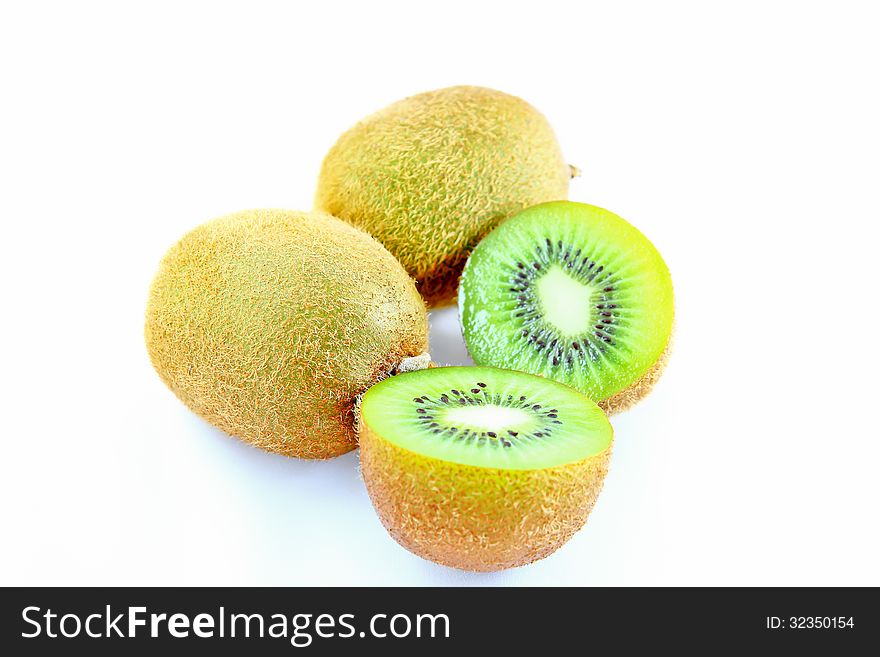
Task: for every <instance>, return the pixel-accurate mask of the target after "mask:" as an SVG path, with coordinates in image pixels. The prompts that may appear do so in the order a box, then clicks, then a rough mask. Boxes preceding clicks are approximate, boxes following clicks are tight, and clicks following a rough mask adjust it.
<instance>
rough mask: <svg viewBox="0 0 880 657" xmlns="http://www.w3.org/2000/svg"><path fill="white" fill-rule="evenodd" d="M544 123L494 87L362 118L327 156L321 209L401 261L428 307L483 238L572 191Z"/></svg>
mask: <svg viewBox="0 0 880 657" xmlns="http://www.w3.org/2000/svg"><path fill="white" fill-rule="evenodd" d="M573 174H574V171H573V169H572V168H571V167H569V166H568V165H567V164H566V163H565V160H564V159H563V157H562V152H561V150H560V148H559V144H558V142H557V140H556V136H555V134H554V133H553V129H552V128H551V127H550V124H549V123H548V122H547V119H545V118H544V116H543V115H542V114H541V113H540V112H538V111H537V110H536V109H535V108H534V107H532V106H531V105H529V104H528V103H527V102H525V101H524V100H522V99H520V98H517V97H515V96H511V95H509V94H506V93H502V92H500V91H495V90H494V89H486V88H483V87H470V86H458V87H449V88H446V89H439V90H436V91H429V92H426V93H421V94H418V95H415V96H411V97H409V98H406V99H404V100H401V101H398V102H396V103H394V104H392V105H390V106H389V107H386V108H385V109H383V110H381V111H379V112H377V113H375V114H373V115H371V116H369V117H367V118H365V119H364V120H363V121H361V122H359V123H358V124H357V125H355V126H354V127H353V128H351V129H350V130H349V131H348V132H346V133H345V134H343V135H342V136H341V137H340V138H339V140H338V141H337V142H336V144H335V145H334V146H333V147H332V148H331V150H330V152H329V153H328V154H327V156H326V158H325V159H324V163H323V165H322V167H321V173H320V177H319V180H318V189H317V193H316V196H315V207H316V208H317V209H319V210H322V211H324V212H329V213H330V214H332V215H334V216H337V217H339V218H340V219H343V220H345V221H348V222H350V223H352V224H354V225H355V226H358V227H360V228H363V229H364V230H366V231H367V232H369V233H370V234H371V235H373V237H375V238H376V239H378V240H379V241H380V242H382V244H384V245H385V247H386V248H387V249H388V250H389V251H391V253H393V254H394V256H395V257H396V258H397V259H398V260H400V262H401V263H402V264H403V266H404V268H405V269H406V270H407V271H408V272H409V273H410V275H411V276H412V277H413V278H415V279H416V281H417V282H418V288H419V292H420V293H421V295H422V296H423V297H424V298H425V300H426V301H427V303H428V305H429V306H442V305H447V304H450V303H452V302H453V300H454V298H455V293H456V287H457V285H458V278H459V276H460V275H461V270H462V267H463V266H464V263H465V260H467V256H468V254H469V253H470V251H471V249H473V248H474V247H475V246H476V245H477V242H478V241H479V240H480V239H481V238H482V237H483V236H484V235H485V234H486V233H488V232H489V231H490V230H491V229H492V228H494V227H495V226H497V225H498V223H499V222H500V221H502V220H503V219H505V218H507V217H510V216H511V215H513V214H515V213H517V212H519V211H520V210H522V209H524V208H527V207H529V206H530V205H534V204H536V203H542V202H544V201H555V200H559V199H564V198H567V197H568V182H569V179H570V178H571V177H572V175H573Z"/></svg>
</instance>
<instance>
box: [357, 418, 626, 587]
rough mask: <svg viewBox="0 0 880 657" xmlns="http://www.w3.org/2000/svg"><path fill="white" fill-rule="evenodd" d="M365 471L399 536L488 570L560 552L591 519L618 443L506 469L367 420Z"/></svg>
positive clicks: (445, 560) (380, 509) (425, 550)
mask: <svg viewBox="0 0 880 657" xmlns="http://www.w3.org/2000/svg"><path fill="white" fill-rule="evenodd" d="M359 429H360V462H361V472H362V475H363V479H364V482H365V484H366V487H367V491H368V493H369V495H370V499H371V500H372V502H373V506H374V507H375V509H376V512H377V513H378V515H379V519H380V520H381V522H382V524H383V525H384V526H385V528H386V529H387V530H388V532H389V533H390V534H391V536H392V538H394V540H395V541H397V542H398V543H399V544H400V545H402V546H403V547H405V548H406V549H407V550H409V551H410V552H413V553H414V554H416V555H418V556H420V557H422V558H424V559H428V560H430V561H434V562H436V563H439V564H441V565H444V566H449V567H452V568H458V569H461V570H468V571H478V572H488V571H497V570H503V569H506V568H515V567H517V566H523V565H526V564H529V563H532V562H533V561H537V560H539V559H543V558H544V557H547V556H549V555H550V554H552V553H553V552H555V551H556V550H557V549H559V547H561V546H562V545H563V544H564V543H565V542H566V541H567V540H568V539H569V538H571V536H572V535H573V534H574V533H575V532H576V531H578V530H579V529H580V528H581V527H582V526H583V525H584V523H585V522H586V521H587V517H588V516H589V514H590V511H591V510H592V509H593V506H594V505H595V503H596V499H597V497H598V495H599V492H600V491H601V489H602V484H603V482H604V479H605V475H606V474H607V472H608V466H609V461H610V457H611V446H610V445H609V447H608V448H607V449H605V450H604V451H602V452H601V453H599V454H596V455H594V456H591V457H589V458H586V459H584V460H582V461H579V462H576V463H570V464H566V465H562V466H557V467H554V468H544V469H539V470H503V469H496V468H483V467H475V466H468V465H461V464H457V463H450V462H447V461H441V460H438V459H434V458H429V457H426V456H423V455H420V454H416V453H414V452H411V451H409V450H406V449H404V448H401V447H399V446H397V445H394V444H393V443H391V442H389V441H387V440H385V439H384V438H382V437H381V436H380V435H378V434H377V433H375V432H374V431H372V430H371V429H370V427H369V425H367V424H366V423H365V422H363V420H361V421H360V424H359Z"/></svg>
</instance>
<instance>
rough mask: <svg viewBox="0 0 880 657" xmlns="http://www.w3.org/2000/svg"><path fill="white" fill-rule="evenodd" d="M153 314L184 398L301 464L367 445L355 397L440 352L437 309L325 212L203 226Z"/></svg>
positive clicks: (256, 215)
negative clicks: (430, 344) (434, 322)
mask: <svg viewBox="0 0 880 657" xmlns="http://www.w3.org/2000/svg"><path fill="white" fill-rule="evenodd" d="M145 315H146V316H145V326H144V338H145V341H146V346H147V351H148V353H149V356H150V360H151V361H152V364H153V366H154V368H155V369H156V371H157V373H158V374H159V376H160V377H161V378H162V380H163V381H164V382H165V383H166V384H167V385H168V387H169V388H170V389H171V390H172V391H173V392H174V393H175V394H176V395H177V396H178V397H179V398H180V400H181V401H183V402H184V403H185V404H186V405H187V406H188V407H189V408H190V409H191V410H193V411H194V412H195V413H197V414H198V415H200V416H201V417H202V418H204V419H205V420H207V421H208V422H210V423H211V424H213V425H214V426H216V427H218V428H219V429H221V430H223V431H224V432H226V433H228V434H230V435H232V436H235V437H236V438H240V439H242V440H244V441H246V442H248V443H250V444H252V445H254V446H256V447H260V448H262V449H266V450H268V451H272V452H278V453H280V454H284V455H286V456H294V457H299V458H309V459H326V458H331V457H333V456H338V455H340V454H343V453H345V452H348V451H351V450H353V449H354V448H355V447H357V439H356V438H357V437H356V434H355V430H354V424H355V413H354V409H353V404H354V400H355V399H356V398H357V396H358V395H359V394H361V393H363V392H364V391H365V390H366V389H367V388H368V387H370V386H371V385H373V384H375V383H376V382H377V381H379V380H380V379H382V378H384V377H386V376H388V374H389V372H391V371H392V370H394V369H395V368H396V367H397V366H398V365H399V364H400V363H401V362H402V361H404V360H406V359H408V358H409V357H414V356H418V355H419V354H422V353H424V352H425V350H426V348H427V314H426V310H425V306H424V303H423V301H422V299H421V297H420V296H419V295H418V292H417V291H416V288H415V285H414V283H413V281H412V280H411V279H410V278H409V277H408V276H407V274H406V272H405V271H404V270H403V269H402V267H401V266H400V264H399V263H398V262H397V261H396V260H395V259H394V257H393V256H392V255H391V254H390V253H388V251H387V250H386V249H384V248H383V247H382V246H381V245H380V244H379V243H378V242H377V241H376V240H374V239H373V238H372V237H370V236H369V235H367V234H366V233H364V232H363V231H360V230H358V229H356V228H354V227H352V226H350V225H349V224H346V223H344V222H342V221H340V220H338V219H335V218H333V217H330V216H328V215H321V214H317V213H304V212H295V211H290V210H273V209H268V210H265V209H264V210H250V211H246V212H240V213H235V214H233V215H227V216H226V217H221V218H220V219H216V220H214V221H210V222H207V223H205V224H202V225H201V226H199V227H198V228H196V229H195V230H193V231H191V232H190V233H188V234H187V235H185V236H184V237H183V238H182V239H181V240H180V241H179V242H178V243H177V244H176V245H175V246H173V247H172V248H171V250H169V252H168V253H167V254H166V256H165V258H164V259H163V260H162V263H161V264H160V267H159V271H158V272H157V274H156V277H155V278H154V280H153V284H152V286H151V289H150V295H149V299H148V302H147V309H146V313H145Z"/></svg>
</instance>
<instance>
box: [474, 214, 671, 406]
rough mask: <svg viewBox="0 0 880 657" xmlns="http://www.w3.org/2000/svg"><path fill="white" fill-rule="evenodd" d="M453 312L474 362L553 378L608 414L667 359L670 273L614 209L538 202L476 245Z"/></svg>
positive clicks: (627, 402) (647, 384) (639, 390)
mask: <svg viewBox="0 0 880 657" xmlns="http://www.w3.org/2000/svg"><path fill="white" fill-rule="evenodd" d="M459 312H460V317H461V324H462V332H463V334H464V338H465V342H466V343H467V347H468V351H469V352H470V354H471V356H472V358H473V359H474V361H475V362H476V363H477V364H480V365H493V366H496V367H505V368H509V369H516V370H521V371H524V372H530V373H532V374H538V375H541V376H545V377H548V378H551V379H555V380H557V381H561V382H562V383H566V384H568V385H570V386H572V387H574V388H577V389H578V390H580V391H581V392H583V393H585V394H586V395H587V396H588V397H590V399H592V400H594V401H596V402H598V403H599V406H601V407H602V408H603V409H604V410H605V411H606V412H608V413H614V412H617V411H620V410H623V409H625V408H627V407H629V406H631V405H632V404H634V403H635V402H636V401H638V400H639V399H641V398H642V397H643V396H644V395H645V394H646V393H647V392H648V391H649V390H650V389H651V387H652V386H653V385H654V383H655V382H656V381H657V379H658V378H659V376H660V373H661V371H662V369H663V367H664V365H665V363H666V360H667V357H668V355H669V345H670V337H671V334H672V324H673V293H672V281H671V278H670V275H669V270H668V269H667V267H666V264H665V263H664V261H663V258H662V257H661V256H660V254H659V253H658V252H657V249H655V248H654V246H653V245H652V244H651V242H649V241H648V239H647V238H646V237H645V236H644V235H643V234H642V233H641V232H639V231H638V230H637V229H636V228H635V227H634V226H632V225H631V224H629V223H628V222H626V221H625V220H623V219H621V218H620V217H618V216H617V215H615V214H613V213H611V212H609V211H607V210H603V209H602V208H598V207H595V206H592V205H586V204H583V203H573V202H568V201H562V202H555V203H544V204H541V205H537V206H535V207H532V208H529V209H527V210H525V211H523V212H521V213H520V214H518V215H517V216H515V217H512V218H511V219H509V220H507V221H506V222H504V223H503V224H502V225H501V226H500V227H498V228H497V229H496V230H494V231H493V232H492V233H491V234H489V235H488V236H487V237H486V238H485V239H484V240H483V241H482V242H480V244H479V246H477V248H476V249H474V251H473V254H472V255H471V256H470V259H469V260H468V263H467V266H466V267H465V269H464V273H463V275H462V278H461V288H460V290H459Z"/></svg>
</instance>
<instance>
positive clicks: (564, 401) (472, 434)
mask: <svg viewBox="0 0 880 657" xmlns="http://www.w3.org/2000/svg"><path fill="white" fill-rule="evenodd" d="M414 391H415V392H417V393H418V394H417V395H414ZM360 413H361V421H362V423H364V424H366V425H368V426H369V427H370V429H371V430H372V431H373V432H375V433H377V434H379V435H381V436H382V437H383V438H385V439H386V440H388V441H389V442H392V443H394V444H395V445H397V446H399V447H401V448H403V449H406V450H409V451H411V452H415V453H417V454H420V455H422V456H425V457H429V458H433V459H438V460H441V461H447V462H451V463H458V464H461V465H471V466H477V467H486V468H503V469H515V470H531V469H537V468H550V467H555V466H559V465H565V464H567V463H573V462H576V461H581V460H583V459H584V458H587V457H589V456H592V455H594V454H596V453H598V452H601V451H602V450H604V449H606V448H607V447H608V445H609V443H610V441H611V429H610V425H609V424H608V421H607V420H606V419H605V416H604V414H603V413H602V411H601V410H600V409H599V407H598V406H596V405H595V404H594V403H592V402H591V401H590V400H589V399H587V398H586V397H584V395H583V394H581V393H579V392H577V391H576V390H574V389H572V388H570V387H568V386H564V385H560V384H559V383H556V382H554V381H548V380H546V379H542V378H539V377H535V376H531V375H528V374H524V373H522V372H512V371H508V370H502V369H496V368H484V367H439V368H430V369H425V370H421V371H417V372H410V373H407V374H401V375H398V376H395V377H390V378H388V379H385V380H384V381H382V382H380V383H379V384H377V385H376V386H373V387H372V388H370V389H369V390H368V391H367V393H366V394H365V395H364V399H363V401H362V403H361V409H360Z"/></svg>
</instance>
